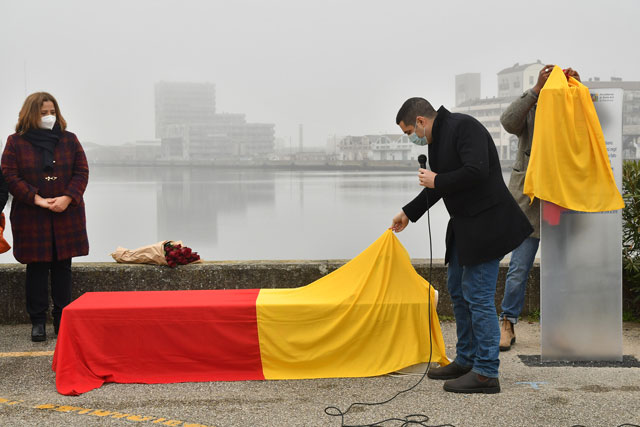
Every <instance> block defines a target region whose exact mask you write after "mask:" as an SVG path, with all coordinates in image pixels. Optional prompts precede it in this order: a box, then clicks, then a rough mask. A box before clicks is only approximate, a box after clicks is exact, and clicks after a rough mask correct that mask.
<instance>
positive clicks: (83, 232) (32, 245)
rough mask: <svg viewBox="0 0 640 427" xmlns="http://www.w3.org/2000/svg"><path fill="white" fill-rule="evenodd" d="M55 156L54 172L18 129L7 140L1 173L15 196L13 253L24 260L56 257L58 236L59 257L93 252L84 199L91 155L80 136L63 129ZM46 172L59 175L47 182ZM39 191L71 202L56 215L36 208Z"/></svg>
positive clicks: (13, 203) (12, 213) (47, 259)
mask: <svg viewBox="0 0 640 427" xmlns="http://www.w3.org/2000/svg"><path fill="white" fill-rule="evenodd" d="M53 156H54V159H55V162H56V163H55V166H54V168H53V171H52V172H51V173H46V172H44V171H43V170H42V154H41V153H40V150H39V149H37V148H35V147H34V146H33V145H31V143H30V142H29V141H27V140H26V139H24V138H23V137H22V136H20V135H19V134H17V133H16V134H13V135H11V136H9V138H7V144H6V145H5V147H4V151H3V153H2V173H3V175H4V179H5V181H6V182H7V184H8V186H9V192H10V193H11V194H12V195H13V202H12V203H11V214H10V219H11V230H12V231H13V256H14V257H15V258H16V260H18V262H21V263H23V264H27V263H31V262H47V261H52V259H51V257H52V256H53V241H54V238H55V245H56V251H57V253H58V260H62V259H68V258H73V257H76V256H82V255H87V254H88V253H89V240H88V239H87V229H86V220H85V210H84V201H83V198H82V195H83V194H84V191H85V189H86V187H87V182H88V180H89V167H88V165H87V158H86V156H85V154H84V150H83V149H82V145H80V142H79V141H78V138H76V136H75V135H74V134H73V133H71V132H67V131H63V132H62V136H61V137H60V140H59V141H58V143H57V144H56V147H55V149H54V152H53ZM47 176H55V177H56V179H54V180H52V179H50V180H46V179H45V178H46V177H47ZM36 193H37V194H39V195H40V196H41V197H44V198H48V197H58V196H62V195H67V196H69V197H71V199H72V202H71V204H69V207H67V209H66V210H65V211H64V212H59V213H56V212H52V211H50V210H48V209H44V208H41V207H39V206H36V205H35V204H34V203H33V200H34V197H35V195H36Z"/></svg>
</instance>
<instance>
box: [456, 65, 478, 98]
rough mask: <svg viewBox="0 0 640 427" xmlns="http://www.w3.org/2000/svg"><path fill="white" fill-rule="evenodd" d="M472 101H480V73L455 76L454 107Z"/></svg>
mask: <svg viewBox="0 0 640 427" xmlns="http://www.w3.org/2000/svg"><path fill="white" fill-rule="evenodd" d="M474 99H480V73H466V74H458V75H457V76H456V106H458V105H461V104H462V103H464V102H467V101H472V100H474Z"/></svg>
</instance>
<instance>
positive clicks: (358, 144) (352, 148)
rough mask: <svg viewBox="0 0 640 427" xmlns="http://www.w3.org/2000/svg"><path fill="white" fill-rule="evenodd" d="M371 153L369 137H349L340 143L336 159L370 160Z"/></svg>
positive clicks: (342, 139)
mask: <svg viewBox="0 0 640 427" xmlns="http://www.w3.org/2000/svg"><path fill="white" fill-rule="evenodd" d="M370 151H371V150H370V142H369V138H368V137H367V136H352V135H348V136H345V137H344V138H341V139H340V141H339V142H338V145H337V153H336V158H337V159H338V160H342V161H354V160H369V156H370V155H371V153H370Z"/></svg>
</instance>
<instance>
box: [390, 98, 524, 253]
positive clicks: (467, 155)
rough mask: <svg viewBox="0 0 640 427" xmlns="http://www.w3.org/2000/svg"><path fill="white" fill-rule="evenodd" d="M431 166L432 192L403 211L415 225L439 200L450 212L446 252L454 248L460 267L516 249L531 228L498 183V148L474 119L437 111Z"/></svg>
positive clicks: (430, 154)
mask: <svg viewBox="0 0 640 427" xmlns="http://www.w3.org/2000/svg"><path fill="white" fill-rule="evenodd" d="M432 136H433V141H432V142H431V143H430V144H429V166H430V168H431V170H432V171H433V172H435V173H437V175H436V178H435V188H433V189H432V188H425V189H424V190H422V192H421V193H420V194H419V195H418V196H417V197H416V198H415V199H413V200H412V201H411V202H409V203H408V204H407V205H406V206H404V208H403V210H404V212H405V214H406V215H407V216H408V217H409V219H410V220H411V221H412V222H415V221H417V220H418V219H419V218H420V217H421V216H422V215H423V214H424V213H425V212H426V211H427V210H428V209H429V208H430V207H431V206H433V204H435V203H436V202H438V201H439V200H440V199H443V200H444V203H445V205H446V207H447V211H448V212H449V216H450V219H449V224H448V225H447V235H446V236H447V237H446V241H447V252H446V254H445V262H448V261H449V259H450V257H451V253H450V250H451V244H452V242H453V239H454V238H455V246H456V248H457V252H458V259H459V262H460V264H461V265H474V264H479V263H482V262H487V261H490V260H492V259H496V258H500V257H502V256H504V255H506V254H508V253H509V252H511V251H512V250H513V249H515V248H516V247H518V246H519V245H520V243H522V241H524V239H525V238H526V237H527V236H529V235H530V234H531V232H532V231H533V227H532V226H531V224H530V223H529V221H528V220H527V217H526V216H525V214H524V213H523V212H522V210H521V209H520V207H518V204H517V203H516V201H515V200H514V199H513V196H511V193H509V190H508V189H507V186H506V185H505V183H504V179H503V178H502V169H501V167H500V162H499V159H498V152H497V150H496V146H495V144H494V142H493V139H492V138H491V135H490V134H489V131H487V129H486V128H485V127H484V126H483V125H482V124H481V123H480V122H478V121H477V120H476V119H475V118H473V117H471V116H468V115H466V114H459V113H450V112H449V111H447V109H446V108H444V107H440V109H439V110H438V115H437V116H436V118H435V121H434V123H433V127H432Z"/></svg>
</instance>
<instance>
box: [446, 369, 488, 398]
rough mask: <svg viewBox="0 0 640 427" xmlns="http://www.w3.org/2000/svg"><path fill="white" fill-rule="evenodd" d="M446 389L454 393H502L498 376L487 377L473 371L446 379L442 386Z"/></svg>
mask: <svg viewBox="0 0 640 427" xmlns="http://www.w3.org/2000/svg"><path fill="white" fill-rule="evenodd" d="M442 388H444V389H445V390H446V391H450V392H453V393H485V394H493V393H500V381H498V379H497V378H487V377H484V376H482V375H478V374H476V373H475V372H473V371H471V372H468V373H466V374H465V375H463V376H461V377H460V378H456V379H455V380H449V381H445V383H444V385H443V386H442Z"/></svg>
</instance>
